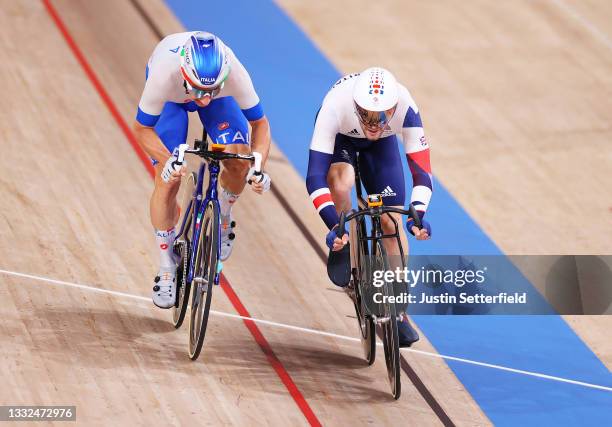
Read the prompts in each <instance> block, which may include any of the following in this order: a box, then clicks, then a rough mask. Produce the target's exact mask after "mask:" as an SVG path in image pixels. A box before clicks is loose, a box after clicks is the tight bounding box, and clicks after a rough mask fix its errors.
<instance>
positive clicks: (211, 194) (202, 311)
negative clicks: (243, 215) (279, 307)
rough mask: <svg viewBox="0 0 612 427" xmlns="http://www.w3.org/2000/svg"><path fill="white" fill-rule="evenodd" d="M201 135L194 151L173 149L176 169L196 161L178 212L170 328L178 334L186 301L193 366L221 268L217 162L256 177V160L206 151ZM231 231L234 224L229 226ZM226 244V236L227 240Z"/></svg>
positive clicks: (219, 149) (218, 148)
mask: <svg viewBox="0 0 612 427" xmlns="http://www.w3.org/2000/svg"><path fill="white" fill-rule="evenodd" d="M206 138H207V135H206V131H204V135H203V138H202V140H196V141H195V144H194V149H193V150H191V149H189V146H188V145H187V144H183V145H181V146H180V147H179V153H178V157H177V163H178V164H182V163H183V161H184V156H185V155H186V154H192V155H196V156H199V157H200V158H201V159H202V162H201V163H200V166H199V169H198V172H197V173H196V172H191V173H190V174H189V175H188V176H187V179H186V182H185V183H184V184H183V185H184V186H185V188H184V191H185V193H184V195H185V197H184V199H183V203H182V206H181V211H182V212H183V220H182V222H181V226H180V229H179V231H178V233H177V237H176V239H175V242H174V248H173V249H174V253H175V254H176V255H177V256H179V257H180V262H179V263H178V266H177V271H176V286H177V290H176V302H175V305H174V309H173V317H172V322H173V324H174V327H175V328H177V329H178V328H180V326H181V325H182V324H183V320H184V319H185V315H186V313H187V307H188V305H189V301H190V296H191V311H190V316H189V357H190V358H191V359H192V360H196V359H197V358H198V356H199V355H200V352H201V350H202V345H203V343H204V337H205V335H206V327H207V325H208V316H209V314H210V305H211V301H212V293H213V286H214V285H218V284H219V277H220V274H221V269H222V263H221V261H220V259H219V256H220V252H221V223H220V217H221V214H220V210H219V201H218V188H217V187H218V177H219V172H220V170H221V165H220V162H221V161H222V160H228V159H239V160H245V161H253V162H254V164H255V170H256V171H257V172H255V175H261V154H260V153H256V152H254V153H252V154H234V153H225V152H224V151H223V150H224V149H225V145H223V144H214V143H213V144H211V147H210V149H209V147H208V142H207V140H206ZM206 166H208V188H207V190H206V194H205V195H204V191H203V189H204V179H205V172H206ZM231 226H232V227H233V226H234V224H231ZM230 238H231V236H230Z"/></svg>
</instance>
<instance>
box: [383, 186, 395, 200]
mask: <svg viewBox="0 0 612 427" xmlns="http://www.w3.org/2000/svg"><path fill="white" fill-rule="evenodd" d="M380 196H381V197H392V196H397V194H396V193H395V191H393V189H392V188H391V187H389V186H388V185H387V187H386V188H385V189H384V190H383V191H382V192H381V193H380Z"/></svg>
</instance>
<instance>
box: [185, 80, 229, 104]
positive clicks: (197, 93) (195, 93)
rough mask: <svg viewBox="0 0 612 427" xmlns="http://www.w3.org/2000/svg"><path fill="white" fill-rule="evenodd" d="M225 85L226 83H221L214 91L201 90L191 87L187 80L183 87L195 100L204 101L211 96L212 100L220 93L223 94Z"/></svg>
mask: <svg viewBox="0 0 612 427" xmlns="http://www.w3.org/2000/svg"><path fill="white" fill-rule="evenodd" d="M224 85H225V82H221V84H220V85H219V87H216V88H214V89H200V88H196V87H193V86H191V85H190V84H189V83H188V82H187V80H183V87H184V88H185V93H187V94H188V95H190V96H191V97H192V98H193V99H202V98H204V97H205V96H209V97H210V98H211V99H212V98H214V97H215V96H217V95H219V92H221V89H223V86H224Z"/></svg>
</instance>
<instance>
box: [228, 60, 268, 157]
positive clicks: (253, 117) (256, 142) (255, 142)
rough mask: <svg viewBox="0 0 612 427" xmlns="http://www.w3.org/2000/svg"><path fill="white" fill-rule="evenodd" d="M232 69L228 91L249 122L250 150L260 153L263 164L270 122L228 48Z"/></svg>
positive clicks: (251, 86) (244, 70)
mask: <svg viewBox="0 0 612 427" xmlns="http://www.w3.org/2000/svg"><path fill="white" fill-rule="evenodd" d="M229 51H230V55H231V63H232V71H231V73H230V74H229V77H228V83H227V87H228V89H229V91H228V93H229V94H230V95H231V96H233V97H234V99H235V100H236V102H237V103H238V105H239V106H240V109H241V110H242V114H244V117H246V119H247V120H248V121H249V123H250V124H251V151H256V152H259V153H261V155H262V165H265V163H266V159H267V158H268V153H269V151H270V143H271V139H272V138H271V135H270V122H269V121H268V118H267V117H266V116H265V114H264V111H263V107H262V106H261V102H260V101H259V96H258V95H257V92H256V91H255V87H254V86H253V81H252V80H251V76H249V73H248V72H247V70H246V68H244V66H243V65H242V63H241V62H240V61H239V60H238V58H237V57H236V55H235V54H234V52H233V51H232V50H231V49H230V50H229Z"/></svg>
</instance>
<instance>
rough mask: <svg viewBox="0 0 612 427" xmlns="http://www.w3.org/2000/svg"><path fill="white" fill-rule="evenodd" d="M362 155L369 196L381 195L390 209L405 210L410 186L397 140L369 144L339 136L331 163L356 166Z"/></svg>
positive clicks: (361, 139)
mask: <svg viewBox="0 0 612 427" xmlns="http://www.w3.org/2000/svg"><path fill="white" fill-rule="evenodd" d="M358 152H359V173H360V175H361V181H362V182H363V186H364V187H365V190H366V192H367V193H368V194H381V195H382V199H383V204H384V205H386V206H404V203H405V199H406V187H405V185H406V184H405V181H404V169H403V166H402V157H401V155H400V153H399V149H398V140H397V137H396V136H395V135H390V136H387V137H385V138H381V139H379V140H377V141H369V140H367V139H364V138H352V137H350V136H346V135H342V134H337V135H336V145H335V146H334V154H333V155H332V160H331V162H332V164H333V163H349V164H351V165H353V166H354V165H355V161H356V158H357V156H356V154H357V153H358Z"/></svg>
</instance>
